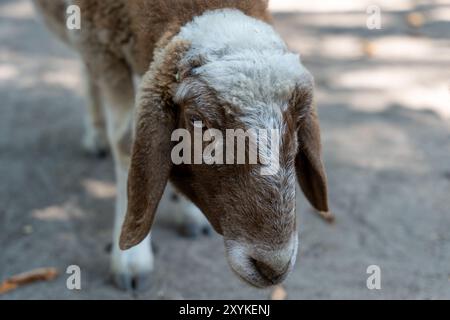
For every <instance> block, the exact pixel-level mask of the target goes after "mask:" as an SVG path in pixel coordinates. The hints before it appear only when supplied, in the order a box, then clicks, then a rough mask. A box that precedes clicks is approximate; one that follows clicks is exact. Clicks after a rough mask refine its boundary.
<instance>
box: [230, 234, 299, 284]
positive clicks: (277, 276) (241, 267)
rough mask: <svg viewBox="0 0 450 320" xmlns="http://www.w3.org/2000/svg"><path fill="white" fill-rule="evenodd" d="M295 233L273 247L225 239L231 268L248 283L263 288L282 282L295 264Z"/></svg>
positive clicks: (296, 241) (296, 240) (296, 244)
mask: <svg viewBox="0 0 450 320" xmlns="http://www.w3.org/2000/svg"><path fill="white" fill-rule="evenodd" d="M297 246H298V238H297V235H294V236H293V237H292V240H291V241H289V242H288V243H286V244H285V245H283V246H282V247H277V248H273V249H261V246H259V247H257V246H254V245H248V244H245V243H242V242H237V241H232V240H227V241H226V247H227V256H228V260H229V262H230V265H231V267H232V268H233V270H234V271H235V272H236V273H237V274H238V275H239V276H240V277H241V278H242V279H244V280H245V281H247V282H248V283H250V284H252V285H254V286H256V287H260V288H264V287H268V286H272V285H275V284H278V283H280V282H282V281H283V280H284V279H285V278H286V277H287V275H288V274H289V272H290V271H291V270H292V268H293V266H294V264H295V260H296V259H295V258H296V255H297Z"/></svg>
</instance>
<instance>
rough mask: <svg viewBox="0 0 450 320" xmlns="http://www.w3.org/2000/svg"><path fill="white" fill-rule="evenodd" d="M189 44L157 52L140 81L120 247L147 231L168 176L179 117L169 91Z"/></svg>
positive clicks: (175, 44)
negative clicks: (173, 139) (126, 204)
mask: <svg viewBox="0 0 450 320" xmlns="http://www.w3.org/2000/svg"><path fill="white" fill-rule="evenodd" d="M188 46H189V45H188V44H187V43H185V42H181V41H174V42H172V43H170V44H169V45H168V46H167V47H166V48H165V49H164V50H162V51H160V52H158V53H157V55H155V60H154V62H153V63H152V66H151V67H150V70H149V71H148V72H147V74H146V75H145V76H144V78H143V80H142V82H141V87H140V90H139V94H138V97H137V110H136V111H137V114H136V116H137V119H136V128H135V141H134V144H133V151H132V156H131V166H130V171H129V176H128V211H127V215H126V218H125V222H124V224H123V226H122V234H121V237H120V248H121V249H122V250H126V249H129V248H131V247H133V246H135V245H137V244H139V243H140V242H141V241H143V240H144V239H145V238H146V237H147V235H148V234H149V232H150V229H151V227H152V224H153V221H154V218H155V212H156V209H157V207H158V204H159V201H160V200H161V197H162V195H163V193H164V189H165V187H166V184H167V182H168V180H169V177H170V173H171V169H172V160H171V151H172V147H173V145H172V142H171V135H172V133H173V131H174V130H175V128H176V125H177V118H178V116H177V110H176V108H175V105H174V103H173V99H172V92H173V90H174V87H175V86H176V83H177V78H178V76H177V74H178V63H179V61H180V59H181V58H182V56H183V54H184V53H185V52H186V50H187V48H188Z"/></svg>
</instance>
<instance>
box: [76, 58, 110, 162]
mask: <svg viewBox="0 0 450 320" xmlns="http://www.w3.org/2000/svg"><path fill="white" fill-rule="evenodd" d="M84 83H85V90H86V95H87V99H88V101H87V105H86V115H85V120H84V125H85V132H84V137H83V140H82V145H83V148H84V149H85V150H86V152H87V153H89V154H93V155H95V156H98V157H105V156H106V155H107V153H108V150H109V145H108V137H107V132H106V123H105V115H104V111H103V104H102V97H101V96H100V90H99V87H98V85H97V83H96V82H95V80H94V78H93V77H92V76H91V74H90V72H89V71H88V69H87V68H86V67H85V68H84Z"/></svg>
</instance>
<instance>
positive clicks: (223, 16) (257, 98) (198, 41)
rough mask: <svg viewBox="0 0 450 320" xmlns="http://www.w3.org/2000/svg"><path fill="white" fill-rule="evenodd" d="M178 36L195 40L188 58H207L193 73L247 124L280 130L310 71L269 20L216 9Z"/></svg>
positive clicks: (191, 40) (194, 21)
mask: <svg viewBox="0 0 450 320" xmlns="http://www.w3.org/2000/svg"><path fill="white" fill-rule="evenodd" d="M178 37H179V38H182V39H184V40H188V41H190V42H191V48H190V50H189V52H188V53H187V55H186V57H185V59H188V60H191V59H192V60H196V59H197V58H198V57H201V58H202V61H204V62H205V64H203V65H202V66H201V67H199V68H197V69H195V70H194V73H195V74H196V75H198V76H200V77H201V78H202V79H203V80H204V81H206V82H207V83H208V85H210V86H211V87H212V88H213V89H214V90H216V91H217V92H218V94H219V97H220V98H222V99H224V100H226V101H228V102H230V103H232V104H233V105H235V106H237V107H239V108H240V109H241V111H242V113H243V114H244V116H243V117H242V121H243V122H244V123H246V124H247V125H248V126H249V127H250V128H265V129H269V128H270V129H275V128H277V129H282V127H283V126H282V111H284V110H285V108H286V107H287V103H286V102H287V100H288V99H289V97H290V94H291V93H292V91H293V89H294V87H295V85H296V84H298V83H300V82H301V81H302V76H304V75H305V74H306V73H307V71H306V69H305V68H304V67H303V65H302V64H301V61H300V56H299V55H297V54H293V53H291V52H289V51H288V49H287V46H286V44H285V42H284V41H283V40H282V39H281V38H280V36H279V35H278V34H277V33H276V32H275V30H274V29H273V28H272V27H271V26H270V25H269V24H267V23H264V22H262V21H260V20H257V19H254V18H252V17H249V16H247V15H245V14H244V13H242V12H241V11H238V10H232V9H224V10H215V11H209V12H207V13H205V14H203V15H202V16H199V17H197V18H195V19H194V20H193V21H192V22H190V23H188V24H187V25H186V26H184V27H183V28H182V29H181V32H180V33H179V35H178Z"/></svg>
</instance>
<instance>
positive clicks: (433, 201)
mask: <svg viewBox="0 0 450 320" xmlns="http://www.w3.org/2000/svg"><path fill="white" fill-rule="evenodd" d="M424 2H426V3H429V2H430V1H424ZM438 2H439V3H443V1H438ZM311 3H312V2H311ZM419 8H420V10H421V12H422V13H424V14H425V17H426V20H425V22H424V25H423V26H422V27H421V28H420V32H419V33H418V32H411V28H410V27H408V25H407V24H406V23H405V19H404V17H405V13H406V12H405V11H402V8H400V9H398V10H395V8H394V9H393V11H388V12H385V13H384V16H383V22H384V25H383V29H382V30H379V31H370V30H368V29H367V28H366V27H365V18H366V15H365V7H361V9H360V10H354V11H350V12H341V13H338V12H331V11H330V12H326V11H325V12H324V11H323V10H322V11H315V12H311V13H307V12H302V13H295V12H294V13H277V14H276V25H277V28H278V29H279V30H280V32H281V33H282V34H283V36H285V37H286V39H287V40H288V41H289V43H290V45H291V46H292V47H293V48H294V49H295V50H299V51H301V52H302V53H303V59H304V62H305V64H306V65H307V66H308V67H309V68H310V69H311V71H312V72H313V74H314V75H315V77H316V79H317V86H318V102H319V105H320V116H321V120H322V126H323V139H324V147H325V160H326V164H327V168H328V174H329V180H330V193H331V195H330V196H331V206H332V208H333V210H334V212H335V214H336V215H337V217H338V220H337V224H336V225H335V226H331V227H330V226H328V225H325V224H324V223H323V222H322V221H321V220H319V219H318V218H317V217H316V216H314V215H312V214H311V213H310V212H309V211H310V209H309V207H308V205H307V203H306V201H305V200H304V198H303V196H301V195H300V194H299V196H298V198H299V199H298V203H299V216H300V229H301V233H300V238H301V241H300V244H301V246H300V252H299V259H298V264H297V266H296V268H295V270H294V272H293V273H292V275H291V276H290V277H289V278H288V280H287V281H286V283H285V287H286V290H287V292H288V294H289V298H291V299H313V298H318V299H328V298H342V299H354V298H368V299H382V298H387V299H394V298H395V299H403V298H412V299H422V298H424V299H443V298H447V299H449V298H450V232H449V229H450V199H449V198H450V126H449V118H448V117H449V114H450V112H449V110H448V108H450V96H449V85H450V83H449V80H450V79H449V76H450V74H449V70H450V39H449V37H450V22H449V21H448V19H449V18H450V14H449V6H438V5H436V6H428V5H425V6H421V7H419ZM445 19H447V21H445ZM83 104H84V99H83V96H82V91H81V83H80V72H79V63H78V61H77V59H76V57H75V56H74V55H73V54H72V53H71V52H70V51H68V50H67V49H66V48H65V47H64V46H62V45H61V44H60V43H58V42H57V41H56V40H54V39H53V38H51V37H50V36H49V34H48V33H46V31H45V29H44V28H43V27H42V26H41V25H40V24H38V23H36V22H35V21H34V20H33V17H32V12H31V10H30V6H29V4H28V2H26V1H24V0H14V1H12V0H0V181H1V182H0V203H1V206H0V279H4V278H6V277H7V276H10V275H13V274H16V273H19V272H23V271H27V270H30V269H32V268H35V267H42V266H54V267H57V268H59V269H60V270H63V271H64V270H65V268H66V267H67V266H68V265H71V264H77V265H79V266H81V268H82V271H83V280H84V282H83V284H84V286H83V290H82V291H81V292H71V291H68V290H67V289H66V288H65V276H62V277H60V278H59V279H58V280H56V281H54V282H51V283H40V284H35V285H30V286H26V287H23V288H21V289H19V290H17V291H14V292H12V293H10V294H7V295H4V296H0V299H19V298H22V299H36V298H43V299H47V298H50V299H60V298H61V299H108V298H112V299H131V298H140V299H171V298H175V299H183V298H184V299H197V298H200V299H210V298H214V299H215V298H225V299H241V298H256V299H267V298H268V297H269V295H270V291H268V290H265V291H260V290H256V289H252V288H249V287H248V286H246V285H245V284H243V283H241V282H240V281H239V280H238V279H237V278H236V277H235V276H234V275H233V274H232V272H231V271H230V270H229V268H228V266H227V263H226V260H225V256H224V248H223V244H222V241H221V239H220V238H219V237H218V236H213V237H212V238H211V239H201V240H197V241H192V240H186V239H182V238H180V237H179V236H178V235H177V234H176V232H175V231H174V230H173V229H171V228H169V227H167V226H165V225H164V224H158V225H157V226H156V228H155V231H154V244H155V246H156V247H157V249H158V250H157V254H156V270H155V272H154V283H153V286H152V288H151V289H150V290H149V291H148V292H145V293H143V294H140V295H138V296H133V295H131V294H128V293H124V292H120V291H117V290H115V289H114V288H113V287H112V286H111V284H110V282H109V277H108V262H109V258H108V253H107V250H106V249H105V247H107V245H108V243H109V242H110V238H111V228H112V221H113V220H112V215H113V197H114V185H113V174H112V171H113V170H112V163H111V160H110V159H108V160H104V161H101V160H96V159H91V158H89V157H86V156H84V155H83V152H82V150H81V148H80V144H79V142H80V138H81V135H82V125H81V123H82V114H83V113H82V110H83V109H82V106H83ZM372 264H376V265H379V266H380V267H381V270H382V290H379V291H369V290H368V289H367V288H366V279H367V275H366V268H367V267H368V266H369V265H372Z"/></svg>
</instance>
